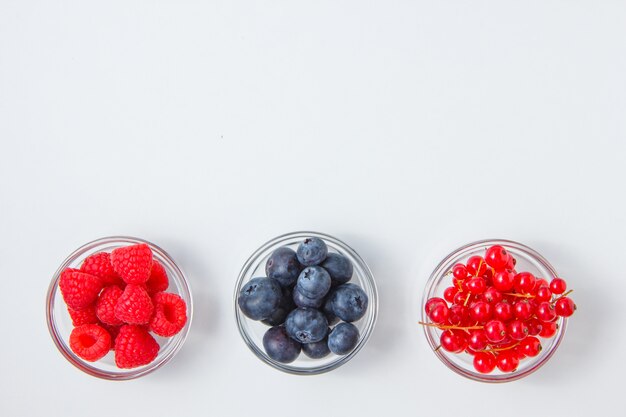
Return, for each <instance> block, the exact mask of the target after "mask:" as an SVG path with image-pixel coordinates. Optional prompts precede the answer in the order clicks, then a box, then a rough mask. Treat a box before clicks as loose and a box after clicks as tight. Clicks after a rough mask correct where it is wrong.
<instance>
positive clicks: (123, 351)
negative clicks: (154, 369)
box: [115, 325, 159, 368]
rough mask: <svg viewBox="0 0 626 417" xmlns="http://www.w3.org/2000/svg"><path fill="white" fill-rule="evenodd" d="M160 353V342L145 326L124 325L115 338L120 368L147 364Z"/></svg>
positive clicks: (116, 355)
mask: <svg viewBox="0 0 626 417" xmlns="http://www.w3.org/2000/svg"><path fill="white" fill-rule="evenodd" d="M158 354H159V344H158V343H157V341H156V340H154V338H153V337H152V336H151V335H150V333H148V332H147V331H146V330H145V329H144V328H143V327H141V326H135V325H126V326H122V328H121V329H120V332H119V334H118V335H117V338H116V339H115V364H116V365H117V367H118V368H136V367H138V366H141V365H147V364H149V363H150V362H152V361H153V360H154V359H155V358H156V357H157V355H158Z"/></svg>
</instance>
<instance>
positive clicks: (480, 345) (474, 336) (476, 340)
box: [468, 329, 489, 350]
mask: <svg viewBox="0 0 626 417" xmlns="http://www.w3.org/2000/svg"><path fill="white" fill-rule="evenodd" d="M488 344H489V340H487V335H486V334H485V331H484V330H482V329H478V330H470V335H469V339H468V346H469V347H470V348H472V349H473V350H483V349H484V348H486V347H487V345H488Z"/></svg>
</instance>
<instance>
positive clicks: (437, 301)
mask: <svg viewBox="0 0 626 417" xmlns="http://www.w3.org/2000/svg"><path fill="white" fill-rule="evenodd" d="M441 304H443V305H445V306H447V304H446V301H445V300H444V299H443V298H439V297H431V298H429V299H428V301H426V304H425V305H424V311H426V314H430V311H431V310H432V309H433V308H435V307H436V306H438V305H441Z"/></svg>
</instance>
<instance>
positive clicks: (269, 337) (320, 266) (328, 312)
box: [238, 237, 368, 363]
mask: <svg viewBox="0 0 626 417" xmlns="http://www.w3.org/2000/svg"><path fill="white" fill-rule="evenodd" d="M352 272H353V267H352V263H351V262H350V260H349V259H348V258H346V257H345V256H343V255H340V254H338V253H329V252H328V247H327V246H326V243H325V242H324V241H323V240H322V239H319V238H317V237H312V238H308V239H305V240H304V241H303V242H302V243H300V245H299V246H298V250H297V252H294V251H293V250H292V249H290V248H288V247H286V246H284V247H281V248H278V249H276V250H275V251H274V252H273V253H272V255H271V256H270V257H269V259H268V260H267V263H266V264H265V273H266V274H267V277H263V278H253V279H251V280H250V281H248V282H247V283H246V285H244V287H243V288H242V289H241V291H240V293H239V298H238V304H239V308H240V309H241V311H242V312H243V314H245V315H246V316H247V317H249V318H251V319H253V320H261V321H262V322H263V323H265V324H267V325H268V326H272V327H271V328H270V329H269V330H268V331H267V332H266V333H265V335H264V336H263V347H264V348H265V352H266V353H267V354H268V356H269V357H270V358H272V359H274V360H275V361H278V362H283V363H290V362H293V361H294V360H295V359H296V358H297V357H298V355H299V354H300V351H303V352H304V354H305V355H307V356H308V357H310V358H313V359H319V358H323V357H325V356H327V355H328V354H330V352H333V353H335V354H337V355H346V354H348V353H350V352H351V351H352V349H354V347H355V346H356V345H357V343H358V341H359V337H360V335H359V330H358V329H357V327H356V326H355V325H354V324H352V322H355V321H357V320H359V319H360V318H361V317H363V316H364V315H365V312H366V311H367V305H368V298H367V294H365V292H364V291H363V290H362V289H361V287H359V286H358V285H356V284H352V283H348V281H350V279H351V278H352ZM340 320H342V322H341V323H339V324H337V323H338V322H339V321H340ZM331 326H334V327H332V328H331Z"/></svg>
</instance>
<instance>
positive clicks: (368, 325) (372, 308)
mask: <svg viewBox="0 0 626 417" xmlns="http://www.w3.org/2000/svg"><path fill="white" fill-rule="evenodd" d="M307 237H318V238H320V239H322V240H324V242H326V245H327V246H328V251H329V252H335V253H339V254H341V255H343V256H345V257H347V258H348V259H349V260H350V261H351V262H352V265H353V266H354V274H353V276H352V280H350V282H351V283H355V284H358V285H359V286H360V287H361V288H362V289H363V291H365V293H366V294H367V296H368V299H369V306H368V309H367V312H366V313H365V316H363V318H361V319H360V320H358V321H356V322H354V323H353V324H354V325H355V326H357V328H358V329H359V333H360V335H361V338H360V340H359V342H358V344H357V345H356V347H355V348H354V349H353V350H352V352H350V353H348V354H347V355H341V356H340V355H335V354H334V353H330V354H329V355H328V356H326V357H324V358H322V359H311V358H309V357H307V356H306V355H304V354H303V353H301V354H300V355H299V356H298V358H297V359H296V360H295V361H294V362H292V363H289V364H285V363H281V362H277V361H275V360H273V359H272V358H270V357H269V356H268V355H267V354H266V353H265V350H264V348H263V335H264V334H265V332H266V331H267V330H268V329H269V328H270V327H269V326H267V325H265V324H263V323H261V322H260V321H255V320H251V319H249V318H248V317H246V316H245V315H244V314H243V313H242V312H241V311H240V310H239V306H238V305H237V298H238V296H239V292H240V290H241V288H242V287H243V286H244V285H245V283H246V282H248V281H249V280H250V279H252V278H255V277H264V276H266V275H265V262H266V261H267V259H268V258H269V257H270V255H271V254H272V252H273V251H274V250H276V249H278V248H280V247H281V246H288V247H290V248H291V249H293V250H296V248H297V247H298V245H299V244H300V243H301V242H302V241H303V240H304V239H306V238H307ZM234 308H235V319H236V321H237V327H238V328H239V332H240V333H241V337H243V340H244V341H245V342H246V344H247V345H248V347H249V348H250V350H251V351H252V352H253V353H254V354H255V355H256V356H257V357H258V358H259V359H261V360H262V361H263V362H265V363H267V364H268V365H270V366H273V367H274V368H276V369H278V370H281V371H283V372H287V373H290V374H296V375H315V374H321V373H324V372H328V371H331V370H333V369H336V368H338V367H340V366H341V365H343V364H345V363H346V362H348V361H349V360H350V359H352V358H353V357H354V356H355V355H356V354H357V353H358V352H359V351H360V350H361V348H363V346H364V345H365V343H367V340H368V339H369V337H370V335H371V334H372V331H373V330H374V325H375V323H376V317H377V315H378V292H377V290H376V283H375V282H374V277H373V276H372V272H371V271H370V269H369V268H368V266H367V265H366V264H365V261H363V259H361V257H360V256H359V255H358V254H357V253H356V252H355V251H354V250H353V249H352V248H351V247H350V246H348V245H346V244H345V243H343V242H342V241H340V240H339V239H336V238H334V237H332V236H329V235H325V234H322V233H316V232H295V233H288V234H285V235H282V236H279V237H277V238H275V239H272V240H270V241H269V242H267V243H265V244H264V245H263V246H261V247H260V248H259V249H257V250H256V251H255V252H254V253H253V254H252V256H250V258H249V259H248V260H247V261H246V263H245V264H244V266H243V268H242V269H241V273H240V274H239V278H238V279H237V284H236V285H235V299H234Z"/></svg>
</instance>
